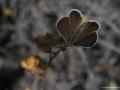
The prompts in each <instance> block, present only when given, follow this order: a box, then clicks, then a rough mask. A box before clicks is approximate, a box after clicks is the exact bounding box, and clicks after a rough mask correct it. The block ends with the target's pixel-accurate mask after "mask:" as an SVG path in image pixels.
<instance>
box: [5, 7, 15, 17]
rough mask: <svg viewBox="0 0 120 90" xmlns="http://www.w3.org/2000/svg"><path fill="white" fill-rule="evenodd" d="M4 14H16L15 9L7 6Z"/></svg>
mask: <svg viewBox="0 0 120 90" xmlns="http://www.w3.org/2000/svg"><path fill="white" fill-rule="evenodd" d="M4 15H5V16H14V15H15V10H14V9H12V8H5V9H4Z"/></svg>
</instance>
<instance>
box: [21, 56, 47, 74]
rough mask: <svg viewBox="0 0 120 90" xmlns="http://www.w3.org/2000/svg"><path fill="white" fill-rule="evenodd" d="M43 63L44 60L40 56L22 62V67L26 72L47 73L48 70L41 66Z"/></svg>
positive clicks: (30, 57)
mask: <svg viewBox="0 0 120 90" xmlns="http://www.w3.org/2000/svg"><path fill="white" fill-rule="evenodd" d="M41 63H42V58H40V57H39V56H29V57H28V58H26V59H24V60H22V62H21V67H22V68H23V69H25V70H26V71H30V72H37V73H45V72H46V68H45V67H42V66H40V64H41Z"/></svg>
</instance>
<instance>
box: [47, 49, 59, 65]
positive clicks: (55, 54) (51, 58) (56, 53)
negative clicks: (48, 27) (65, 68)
mask: <svg viewBox="0 0 120 90" xmlns="http://www.w3.org/2000/svg"><path fill="white" fill-rule="evenodd" d="M60 51H61V50H60V49H59V50H58V51H57V52H55V53H54V55H53V56H51V57H50V60H49V62H48V64H47V66H50V64H51V63H52V61H53V60H54V58H55V57H56V56H57V55H58V54H59V53H60Z"/></svg>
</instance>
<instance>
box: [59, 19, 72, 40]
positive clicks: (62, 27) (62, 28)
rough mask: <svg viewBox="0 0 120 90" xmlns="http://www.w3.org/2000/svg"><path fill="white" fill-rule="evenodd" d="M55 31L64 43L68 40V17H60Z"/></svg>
mask: <svg viewBox="0 0 120 90" xmlns="http://www.w3.org/2000/svg"><path fill="white" fill-rule="evenodd" d="M57 30H58V33H59V35H60V37H62V38H63V39H64V40H65V42H67V41H68V39H69V38H70V35H69V33H70V20H69V17H62V18H61V19H60V20H58V22H57Z"/></svg>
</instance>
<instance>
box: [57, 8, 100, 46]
mask: <svg viewBox="0 0 120 90" xmlns="http://www.w3.org/2000/svg"><path fill="white" fill-rule="evenodd" d="M56 27H57V32H58V36H59V37H60V38H62V40H63V42H62V44H63V45H67V46H70V47H72V46H83V47H93V46H94V45H95V44H96V43H97V40H98V35H97V32H98V30H99V28H100V25H99V23H98V22H97V21H94V20H89V21H87V22H84V23H82V14H81V12H80V11H79V10H77V9H72V10H71V11H70V13H69V15H68V16H64V17H62V18H60V19H59V20H58V21H57V23H56Z"/></svg>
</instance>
